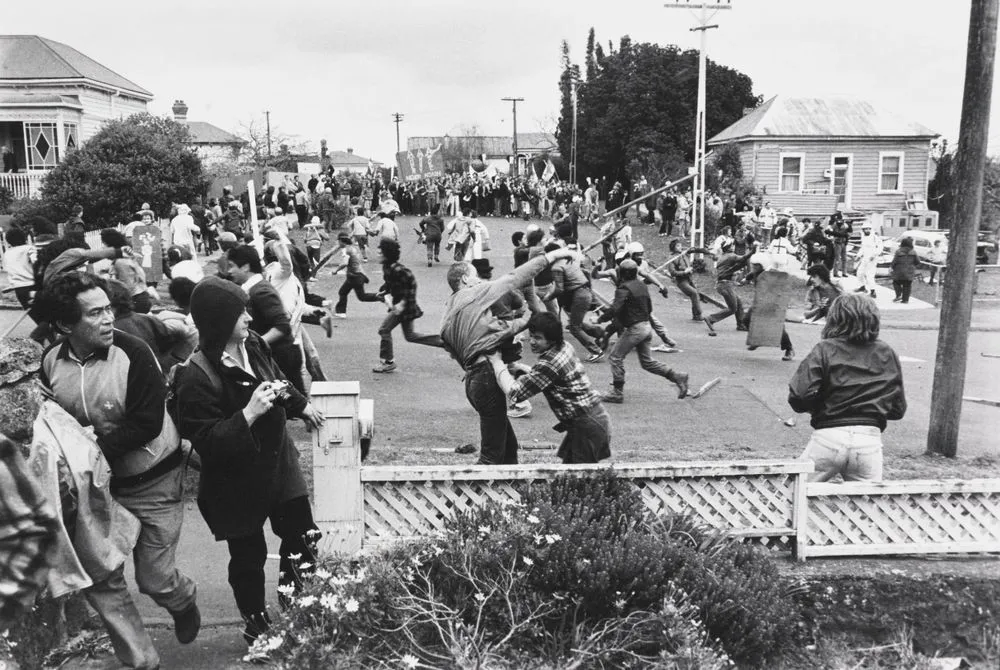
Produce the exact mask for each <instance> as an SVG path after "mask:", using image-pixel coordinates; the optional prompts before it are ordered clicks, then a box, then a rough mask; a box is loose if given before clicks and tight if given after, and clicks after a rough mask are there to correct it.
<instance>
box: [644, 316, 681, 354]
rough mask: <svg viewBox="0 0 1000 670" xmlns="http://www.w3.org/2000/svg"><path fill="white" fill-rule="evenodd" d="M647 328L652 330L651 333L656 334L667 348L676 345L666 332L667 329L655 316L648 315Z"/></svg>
mask: <svg viewBox="0 0 1000 670" xmlns="http://www.w3.org/2000/svg"><path fill="white" fill-rule="evenodd" d="M649 326H650V327H651V328H652V329H653V332H654V333H656V336H657V337H659V338H660V340H662V341H663V343H664V344H665V345H667V346H668V347H672V346H674V345H675V344H677V343H676V342H674V341H673V339H672V338H671V337H670V333H668V332H667V327H666V326H664V325H663V322H662V321H660V320H659V319H657V318H656V315H655V314H650V315H649Z"/></svg>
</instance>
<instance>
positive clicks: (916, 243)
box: [893, 230, 948, 261]
mask: <svg viewBox="0 0 1000 670" xmlns="http://www.w3.org/2000/svg"><path fill="white" fill-rule="evenodd" d="M907 237H908V238H910V239H911V240H913V251H914V253H916V254H917V258H919V259H920V260H922V261H923V260H927V254H928V252H930V250H931V249H932V248H933V246H934V242H935V241H937V240H940V241H941V251H943V252H944V253H948V236H947V235H945V234H944V233H941V232H934V231H929V230H908V231H906V232H905V233H903V234H902V235H900V236H899V237H898V238H896V239H895V240H894V242H895V245H894V246H893V252H895V251H896V249H898V248H899V243H900V241H902V240H903V239H905V238H907Z"/></svg>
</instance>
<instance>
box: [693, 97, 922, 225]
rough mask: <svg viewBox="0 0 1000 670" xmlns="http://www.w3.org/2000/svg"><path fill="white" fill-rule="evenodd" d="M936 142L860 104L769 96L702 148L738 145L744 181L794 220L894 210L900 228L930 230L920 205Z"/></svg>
mask: <svg viewBox="0 0 1000 670" xmlns="http://www.w3.org/2000/svg"><path fill="white" fill-rule="evenodd" d="M936 137H938V134H937V133H935V132H934V131H932V130H929V129H928V128H925V127H924V126H922V125H920V124H918V123H913V122H911V121H907V120H904V119H902V118H900V117H899V116H897V115H895V114H892V113H889V112H886V111H884V110H880V109H877V108H876V107H875V106H874V105H872V104H871V103H868V102H865V101H862V100H853V99H846V98H793V97H786V96H775V97H773V98H771V99H770V100H768V101H766V102H765V103H764V104H762V105H761V106H760V107H757V108H756V109H754V110H752V111H750V112H749V113H748V114H747V115H746V116H744V117H743V118H742V119H740V120H739V121H737V122H736V123H734V124H732V125H731V126H729V127H728V128H726V129H725V130H723V131H722V132H721V133H719V134H718V135H716V136H715V137H712V138H711V139H709V140H708V146H709V147H714V148H718V147H720V146H723V145H727V144H735V145H736V146H737V147H739V149H740V161H741V163H742V167H743V175H744V178H746V179H748V180H750V181H752V182H753V184H754V186H756V187H757V188H758V189H760V190H761V191H763V192H764V193H765V196H764V198H765V199H766V200H770V202H771V206H772V207H774V208H775V209H777V210H779V211H781V210H783V209H785V208H791V209H793V210H794V213H795V216H796V217H797V218H799V219H801V218H802V216H803V215H804V216H810V215H812V216H829V215H830V214H832V213H833V212H834V211H835V210H837V209H841V210H844V211H848V210H861V211H864V212H879V213H885V214H888V215H890V216H892V213H893V212H896V213H898V216H899V217H902V218H903V219H904V220H906V221H907V224H906V225H905V227H914V225H920V224H921V223H922V224H923V225H922V227H936V226H937V216H936V213H935V212H927V210H926V204H925V203H926V194H927V184H928V182H929V180H930V178H931V177H932V176H933V175H932V172H931V170H932V166H931V159H930V151H931V143H932V141H933V140H934V138H936Z"/></svg>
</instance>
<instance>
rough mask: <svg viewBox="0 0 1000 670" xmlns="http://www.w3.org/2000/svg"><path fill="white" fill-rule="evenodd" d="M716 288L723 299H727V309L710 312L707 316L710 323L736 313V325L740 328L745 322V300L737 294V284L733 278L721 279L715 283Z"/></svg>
mask: <svg viewBox="0 0 1000 670" xmlns="http://www.w3.org/2000/svg"><path fill="white" fill-rule="evenodd" d="M715 290H716V291H718V292H719V295H721V296H722V299H723V300H725V301H726V309H724V310H721V311H718V312H716V313H715V314H710V315H708V317H706V320H707V321H708V322H709V323H718V322H719V321H722V320H723V319H728V318H729V317H731V316H732V315H734V314H735V315H736V327H737V328H739V327H741V326H742V325H743V324H744V323H745V316H744V314H743V301H742V300H740V298H739V296H738V295H736V286H735V285H734V284H733V281H732V280H731V279H721V280H719V281H717V282H716V283H715Z"/></svg>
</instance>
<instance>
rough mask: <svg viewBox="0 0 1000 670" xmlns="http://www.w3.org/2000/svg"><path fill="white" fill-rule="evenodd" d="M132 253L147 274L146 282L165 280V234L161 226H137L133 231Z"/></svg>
mask: <svg viewBox="0 0 1000 670" xmlns="http://www.w3.org/2000/svg"><path fill="white" fill-rule="evenodd" d="M132 253H133V255H134V256H135V257H136V260H138V261H139V265H140V266H141V267H142V269H143V271H144V272H145V273H146V281H148V282H158V281H160V279H162V278H163V233H162V232H161V231H160V227H159V226H136V227H135V229H134V230H133V231H132Z"/></svg>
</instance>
